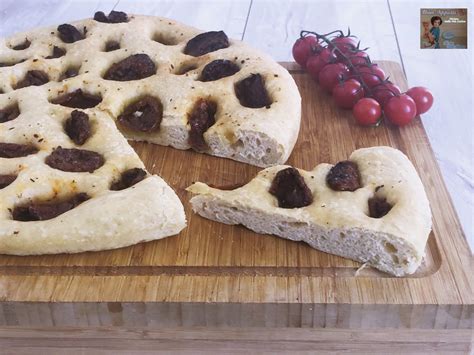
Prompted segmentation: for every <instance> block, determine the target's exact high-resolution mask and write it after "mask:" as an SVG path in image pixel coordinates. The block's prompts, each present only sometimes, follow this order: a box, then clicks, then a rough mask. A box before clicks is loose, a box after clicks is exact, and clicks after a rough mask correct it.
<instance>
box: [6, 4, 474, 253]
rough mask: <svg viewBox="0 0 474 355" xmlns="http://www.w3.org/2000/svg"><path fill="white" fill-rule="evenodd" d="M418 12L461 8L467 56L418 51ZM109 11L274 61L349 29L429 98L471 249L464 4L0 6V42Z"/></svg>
mask: <svg viewBox="0 0 474 355" xmlns="http://www.w3.org/2000/svg"><path fill="white" fill-rule="evenodd" d="M420 8H468V16H469V18H468V21H471V23H468V27H469V34H468V41H469V43H468V48H469V49H464V50H463V49H457V50H447V49H445V50H426V49H425V50H421V49H419V27H420V25H419V16H420ZM112 9H115V10H119V11H125V12H128V13H136V14H147V15H158V16H165V17H169V18H172V19H175V20H177V21H181V22H183V23H185V24H188V25H192V26H195V27H198V28H201V29H203V30H224V31H225V32H226V33H227V35H228V36H229V37H233V38H236V39H243V40H244V41H245V42H247V43H249V44H251V45H252V46H254V47H257V48H259V49H261V50H263V51H265V52H267V53H268V54H270V55H272V56H273V58H275V59H276V60H279V61H291V60H292V56H291V47H292V45H293V42H294V41H295V39H296V38H297V36H298V35H299V32H300V30H302V29H307V30H315V31H317V32H322V33H324V32H329V31H332V30H334V29H339V28H340V29H344V30H345V29H346V28H347V27H348V26H350V28H351V31H352V32H353V33H354V34H356V35H357V36H358V37H359V38H360V40H361V41H362V44H363V45H364V46H368V47H370V50H369V54H370V56H371V58H372V59H375V60H377V59H385V60H394V61H398V62H401V63H402V65H403V68H404V70H405V73H406V76H407V78H408V82H409V84H410V86H426V87H428V88H429V89H430V90H431V91H432V92H433V94H434V97H435V103H434V106H433V107H432V109H431V110H430V111H429V112H428V113H426V114H425V115H423V124H424V126H425V128H426V131H427V133H428V137H429V139H430V142H431V145H432V147H433V150H434V152H435V155H436V159H437V161H438V164H439V166H440V168H441V171H442V174H443V177H444V180H445V182H446V185H447V187H448V190H449V192H450V194H451V197H452V199H453V202H454V206H455V208H456V211H457V213H458V216H459V219H460V221H461V224H462V226H463V229H464V232H465V234H466V237H467V239H468V242H469V244H470V246H471V250H474V229H473V215H474V213H473V196H474V194H473V191H474V177H473V171H474V161H473V157H474V144H473V143H474V142H473V130H474V120H473V103H472V102H473V84H472V79H473V77H472V71H473V67H474V63H473V58H472V47H473V37H474V36H473V30H472V28H473V26H472V12H471V11H472V10H473V6H472V2H471V1H436V0H429V1H401V0H380V1H376V0H365V1H342V0H339V1H330V0H324V1H322V0H321V1H316V0H307V1H288V0H285V1H269V0H234V1H230V0H229V1H224V0H222V1H218V0H212V1H211V0H207V1H206V0H199V1H187V0H181V1H166V0H159V1H132V0H112V1H110V0H104V1H99V0H87V1H78V0H76V1H72V0H48V1H34V0H24V1H22V0H0V37H8V36H9V35H11V34H13V33H15V32H19V31H25V30H29V29H31V28H33V27H37V26H44V25H53V24H61V23H66V22H68V21H73V20H77V19H82V18H86V17H91V16H92V15H93V14H94V12H95V11H99V10H101V11H104V12H106V13H108V12H109V11H110V10H112Z"/></svg>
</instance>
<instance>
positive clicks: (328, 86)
mask: <svg viewBox="0 0 474 355" xmlns="http://www.w3.org/2000/svg"><path fill="white" fill-rule="evenodd" d="M348 74H349V68H347V66H346V65H345V64H342V63H332V64H327V65H325V66H324V67H323V69H321V71H320V72H319V75H318V80H319V85H321V87H322V88H323V89H324V90H326V92H328V93H331V92H332V89H334V87H335V86H336V85H337V84H338V83H339V82H340V81H342V80H344V78H346V77H347V75H348Z"/></svg>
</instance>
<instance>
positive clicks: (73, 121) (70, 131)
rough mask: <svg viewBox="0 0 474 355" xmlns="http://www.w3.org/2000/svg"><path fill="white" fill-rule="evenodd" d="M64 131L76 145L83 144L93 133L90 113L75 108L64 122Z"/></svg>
mask: <svg viewBox="0 0 474 355" xmlns="http://www.w3.org/2000/svg"><path fill="white" fill-rule="evenodd" d="M64 131H65V132H66V134H67V135H68V137H69V138H71V140H72V141H73V142H74V143H75V144H76V145H83V144H84V143H85V142H86V141H87V140H88V139H89V137H90V136H91V135H92V130H91V124H90V122H89V115H87V114H86V113H85V112H82V111H78V110H74V111H72V112H71V116H70V117H69V118H68V119H67V120H66V122H65V124H64Z"/></svg>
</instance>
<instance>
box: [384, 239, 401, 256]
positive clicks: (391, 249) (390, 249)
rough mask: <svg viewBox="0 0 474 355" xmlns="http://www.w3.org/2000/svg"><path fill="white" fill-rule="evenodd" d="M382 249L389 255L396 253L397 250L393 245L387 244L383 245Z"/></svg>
mask: <svg viewBox="0 0 474 355" xmlns="http://www.w3.org/2000/svg"><path fill="white" fill-rule="evenodd" d="M384 249H385V251H386V252H387V253H390V254H393V253H396V252H398V249H397V248H396V247H395V245H393V244H392V243H388V242H387V243H385V244H384Z"/></svg>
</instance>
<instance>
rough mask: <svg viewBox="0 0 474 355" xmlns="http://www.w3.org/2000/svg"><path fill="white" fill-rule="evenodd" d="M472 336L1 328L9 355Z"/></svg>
mask: <svg viewBox="0 0 474 355" xmlns="http://www.w3.org/2000/svg"><path fill="white" fill-rule="evenodd" d="M471 335H472V334H471V332H470V331H469V330H438V331H427V330H423V329H418V330H412V329H409V330H398V331H397V332H390V333H389V332H388V331H387V330H380V329H370V330H363V331H360V330H359V331H357V330H343V329H317V330H316V329H283V328H271V329H268V328H251V329H246V330H243V329H241V328H235V327H234V328H224V329H223V328H212V327H211V328H201V327H195V328H187V329H183V328H167V329H151V328H124V329H117V328H105V327H101V328H94V327H91V328H88V329H84V328H67V329H57V328H32V329H19V328H16V327H10V328H0V343H1V344H2V345H3V350H4V351H3V352H2V354H4V355H10V354H11V355H13V354H14V355H21V354H28V355H31V354H82V355H83V354H91V353H93V354H111V353H112V354H156V353H162V352H163V353H169V352H173V354H176V353H179V354H183V353H185V354H209V353H213V354H214V353H219V354H242V353H249V352H250V353H251V354H262V353H265V354H282V353H285V354H295V353H296V354H315V353H317V354H334V353H337V354H340V353H344V354H345V353H349V354H369V353H370V354H404V355H407V354H417V355H419V354H469V353H470V351H472V342H471Z"/></svg>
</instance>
